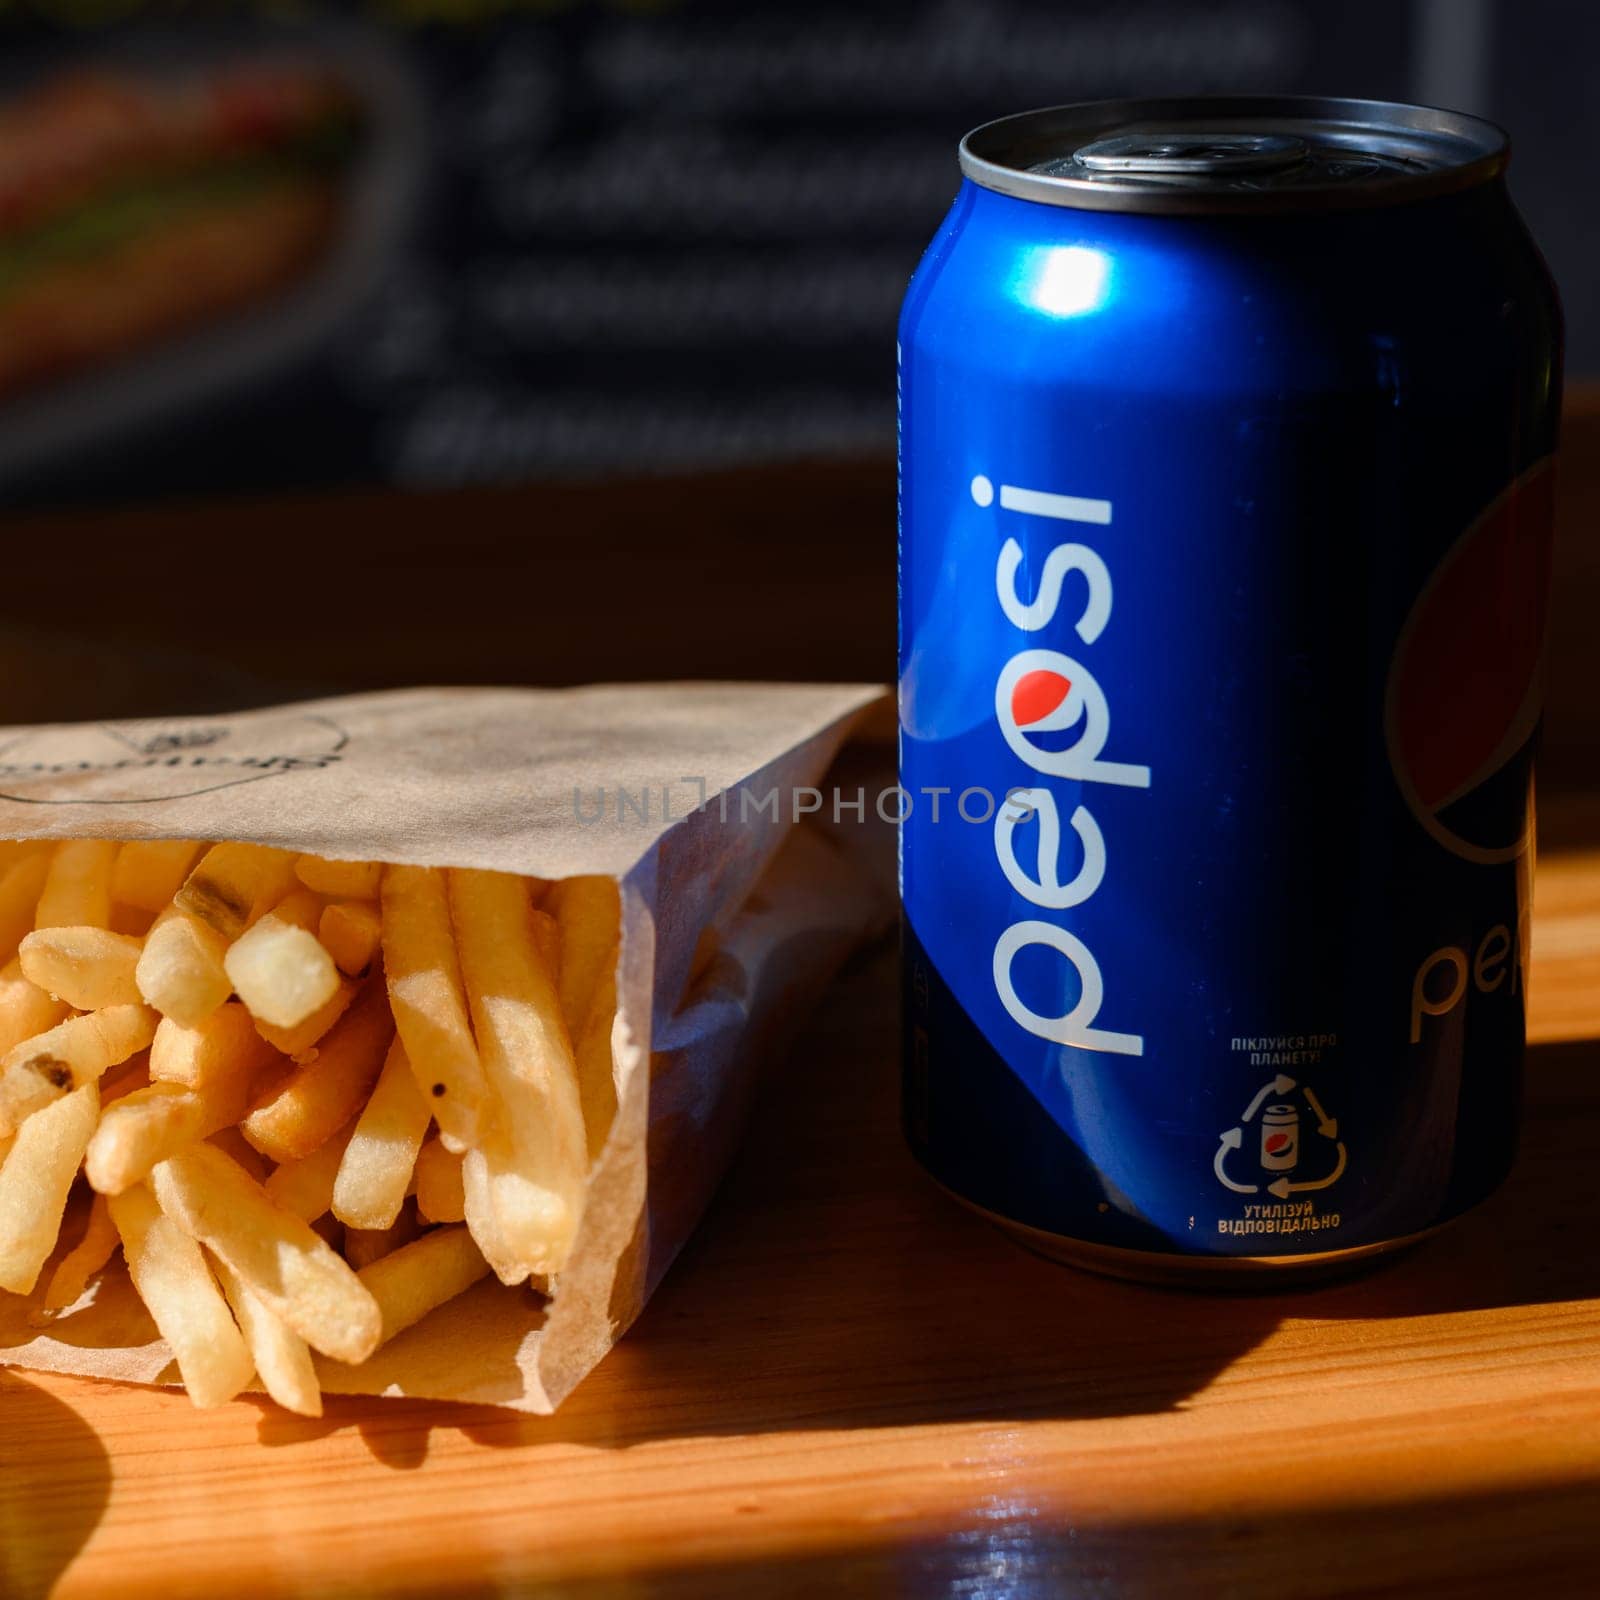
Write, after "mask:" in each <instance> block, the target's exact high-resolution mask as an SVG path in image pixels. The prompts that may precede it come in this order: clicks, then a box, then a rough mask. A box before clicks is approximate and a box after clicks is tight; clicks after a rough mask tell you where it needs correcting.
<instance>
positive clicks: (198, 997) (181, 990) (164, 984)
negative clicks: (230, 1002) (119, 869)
mask: <svg viewBox="0 0 1600 1600" xmlns="http://www.w3.org/2000/svg"><path fill="white" fill-rule="evenodd" d="M227 951H228V941H227V940H226V939H224V938H223V936H222V935H221V934H220V933H218V932H217V931H216V930H215V929H214V928H209V927H207V926H206V925H205V924H204V923H203V922H198V921H196V920H195V918H193V917H188V916H185V915H184V914H183V913H182V912H180V911H168V912H167V913H164V914H163V915H162V916H161V917H160V918H159V919H158V920H157V921H156V924H155V926H154V927H152V928H151V930H150V932H149V933H148V934H146V935H145V941H144V950H143V952H142V953H141V954H140V956H139V964H138V966H137V967H136V968H135V970H134V977H135V979H136V980H137V982H138V985H139V993H140V994H142V995H143V996H144V998H145V1000H146V1002H147V1003H148V1004H150V1005H153V1006H154V1007H155V1008H156V1010H157V1011H159V1012H160V1013H161V1014H162V1016H164V1017H171V1018H172V1019H173V1021H174V1022H181V1023H183V1024H184V1025H185V1026H192V1025H193V1024H195V1023H197V1022H203V1021H204V1020H205V1019H206V1018H207V1017H209V1016H210V1015H211V1013H212V1012H213V1011H215V1010H216V1009H217V1007H218V1006H220V1005H221V1004H222V1003H223V1001H225V1000H226V999H227V998H228V996H229V995H230V994H231V993H232V992H233V984H232V983H231V981H230V980H229V978H228V974H227V970H226V968H224V966H223V964H222V962H223V957H224V956H225V955H226V954H227Z"/></svg>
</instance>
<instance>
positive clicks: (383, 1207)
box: [333, 1039, 432, 1230]
mask: <svg viewBox="0 0 1600 1600" xmlns="http://www.w3.org/2000/svg"><path fill="white" fill-rule="evenodd" d="M431 1121H432V1113H431V1112H430V1111H429V1110H428V1103H427V1101H426V1100H424V1099H423V1098H422V1094H421V1092H420V1091H419V1090H418V1088H417V1081H416V1079H415V1077H413V1076H412V1072H411V1063H410V1061H408V1060H407V1059H406V1047H405V1045H404V1044H403V1043H402V1041H401V1040H399V1039H396V1040H395V1041H394V1042H393V1043H392V1044H391V1045H390V1046H389V1054H388V1056H387V1057H386V1058H385V1060H384V1063H383V1071H382V1073H380V1074H379V1077H378V1082H377V1084H376V1086H375V1087H374V1088H373V1091H372V1096H371V1098H370V1099H369V1100H368V1101H367V1105H366V1109H365V1110H364V1111H362V1113H361V1114H360V1116H359V1117H358V1118H357V1120H356V1130H355V1133H354V1134H353V1135H352V1136H351V1139H350V1143H349V1144H348V1145H347V1146H346V1148H345V1152H344V1160H343V1162H341V1163H340V1166H339V1176H338V1179H337V1180H336V1182H335V1183H334V1186H333V1214H334V1216H336V1217H337V1218H338V1219H339V1220H340V1221H341V1222H342V1223H344V1224H345V1226H346V1227H349V1228H362V1229H367V1230H382V1229H387V1228H392V1227H393V1226H394V1223H395V1219H396V1218H397V1217H398V1216H399V1215H400V1211H401V1208H402V1207H403V1206H404V1205H405V1203H406V1194H407V1192H408V1191H409V1189H410V1188H411V1178H412V1174H413V1172H414V1171H415V1170H416V1165H417V1152H418V1151H419V1150H420V1149H421V1148H422V1141H423V1139H424V1138H425V1137H426V1136H427V1132H428V1124H429V1123H430V1122H431Z"/></svg>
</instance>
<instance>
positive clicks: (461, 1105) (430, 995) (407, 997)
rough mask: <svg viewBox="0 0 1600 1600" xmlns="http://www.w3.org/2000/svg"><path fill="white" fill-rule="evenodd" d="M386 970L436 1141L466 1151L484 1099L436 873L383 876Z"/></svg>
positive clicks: (393, 871) (394, 871)
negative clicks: (435, 1128)
mask: <svg viewBox="0 0 1600 1600" xmlns="http://www.w3.org/2000/svg"><path fill="white" fill-rule="evenodd" d="M383 965H384V971H385V973H386V975H387V977H388V981H389V1004H390V1006H391V1007H392V1008H393V1010H394V1020H395V1026H396V1027H397V1028H398V1029H399V1030H400V1037H401V1039H402V1040H403V1041H404V1043H405V1047H406V1054H407V1056H409V1057H410V1060H411V1070H412V1071H413V1072H415V1073H416V1075H417V1087H418V1088H419V1089H421V1091H422V1094H423V1097H424V1099H427V1100H428V1101H429V1102H430V1103H431V1105H432V1106H433V1116H434V1120H435V1121H436V1122H437V1123H438V1124H439V1132H440V1134H441V1136H442V1137H444V1138H445V1139H447V1140H449V1141H450V1142H451V1143H452V1144H453V1145H454V1147H455V1148H456V1149H457V1150H465V1149H466V1148H467V1147H468V1146H469V1145H471V1144H472V1143H473V1141H474V1140H475V1139H476V1138H477V1134H478V1118H479V1115H480V1113H481V1111H482V1108H483V1101H484V1097H485V1094H486V1092H487V1091H486V1088H485V1084H484V1076H483V1064H482V1062H480V1061H479V1059H478V1047H477V1044H476V1043H475V1042H474V1040H473V1036H472V1024H471V1022H470V1021H469V1020H468V1017H467V995H466V990H465V988H464V987H463V985H462V981H461V958H460V957H459V955H458V954H457V953H456V934H455V931H454V929H453V928H452V926H451V921H450V901H449V895H448V893H447V891H446V888H445V875H444V873H443V872H442V871H441V870H439V869H438V868H434V867H390V868H389V869H388V871H386V872H385V873H384V875H383Z"/></svg>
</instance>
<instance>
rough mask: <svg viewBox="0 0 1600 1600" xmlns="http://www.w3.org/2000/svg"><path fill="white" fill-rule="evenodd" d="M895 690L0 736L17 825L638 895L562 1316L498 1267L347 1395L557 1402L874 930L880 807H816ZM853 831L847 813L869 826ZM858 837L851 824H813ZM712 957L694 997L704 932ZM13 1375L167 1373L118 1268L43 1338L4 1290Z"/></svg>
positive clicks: (3, 774) (664, 1249)
mask: <svg viewBox="0 0 1600 1600" xmlns="http://www.w3.org/2000/svg"><path fill="white" fill-rule="evenodd" d="M883 699H884V697H883V694H882V691H881V690H878V689H873V688H863V687H810V686H801V685H768V686H737V685H721V684H674V685H652V686H642V687H598V688H588V689H574V690H566V691H531V690H449V689H427V690H415V691H405V692H400V693H394V694H381V695H368V696H361V697H356V698H348V699H339V700H324V701H317V702H312V703H308V704H304V705H293V706H285V707H279V708H274V709H272V710H267V711H258V712H251V713H247V714H243V715H238V716H230V717H218V718H205V719H200V718H183V719H176V720H171V721H152V722H139V723H115V724H111V723H105V724H78V725H74V726H66V727H40V728H11V729H5V730H0V837H8V838H27V837H35V838H67V837H74V836H85V835H88V836H98V837H111V838H122V839H134V838H162V837H170V838H183V837H187V838H204V839H219V840H220V839H245V840H251V841H254V842H257V843H261V844H270V845H278V846H281V847H284V848H288V849H292V850H301V851H311V852H315V853H317V854H320V855H326V856H332V857H343V858H346V859H378V860H384V861H393V862H405V863H412V864H417V865H425V866H456V867H483V868H489V869H494V870H499V871H507V872H517V873H523V874H527V875H530V876H537V877H544V878H559V877H567V876H571V875H574V874H579V873H603V874H608V875H611V876H614V877H616V878H617V879H619V881H620V884H621V892H622V907H623V938H622V953H621V958H620V966H619V971H618V1005H619V1013H618V1021H617V1025H616V1029H615V1032H614V1036H613V1047H614V1053H615V1069H616V1075H617V1085H618V1109H617V1114H616V1118H615V1121H614V1123H613V1125H612V1128H611V1132H610V1136H609V1138H608V1140H607V1142H606V1145H605V1148H604V1150H603V1151H602V1152H601V1154H600V1157H599V1159H598V1161H597V1163H596V1165H595V1167H594V1170H593V1174H592V1177H591V1185H590V1192H589V1199H588V1203H587V1207H586V1209H585V1212H584V1218H583V1222H582V1225H581V1228H580V1230H579V1234H578V1238H577V1241H576V1244H575V1246H574V1249H573V1252H572V1256H571V1259H570V1261H569V1263H568V1265H567V1267H566V1269H565V1270H564V1271H563V1273H562V1274H561V1278H560V1281H559V1283H558V1284H557V1285H556V1286H555V1290H554V1293H553V1295H552V1296H551V1298H550V1299H549V1300H548V1301H547V1300H545V1299H544V1298H543V1297H541V1296H538V1295H535V1294H533V1293H531V1292H530V1291H528V1290H527V1289H525V1288H517V1289H508V1288H506V1287H504V1286H503V1285H501V1284H500V1283H499V1282H498V1281H496V1280H494V1279H492V1278H491V1279H488V1280H485V1281H483V1282H480V1283H479V1284H478V1285H477V1286H476V1287H475V1288H474V1289H472V1290H470V1291H469V1292H468V1293H467V1294H465V1295H463V1296H461V1297H460V1298H459V1299H457V1300H455V1301H453V1302H451V1303H449V1304H447V1305H445V1306H443V1307H441V1308H439V1309H438V1310H437V1311H435V1312H434V1313H433V1314H432V1315H430V1316H429V1317H428V1318H426V1319H425V1320H424V1321H423V1322H421V1323H419V1324H418V1325H417V1326H416V1327H415V1328H412V1329H411V1330H409V1331H408V1332H406V1333H403V1334H401V1335H400V1336H399V1337H398V1338H397V1339H395V1340H394V1341H392V1342H391V1343H390V1344H388V1345H386V1346H385V1347H384V1348H382V1349H381V1350H380V1351H379V1352H378V1353H377V1355H376V1356H374V1357H373V1358H372V1360H371V1361H369V1362H367V1363H366V1364H365V1365H363V1366H360V1367H349V1366H344V1365H341V1364H340V1363H338V1362H333V1361H326V1360H320V1359H319V1372H320V1376H321V1379H322V1382H323V1385H324V1387H325V1388H326V1389H328V1390H329V1391H331V1392H335V1393H361V1394H386V1395H408V1396H420V1397H426V1398H434V1399H447V1400H460V1401H475V1402H485V1403H492V1404H496V1405H505V1406H512V1407H515V1408H517V1409H519V1410H526V1411H538V1412H548V1411H551V1410H553V1409H554V1408H555V1407H556V1406H558V1405H559V1404H560V1403H561V1401H562V1400H563V1399H564V1398H565V1397H566V1396H567V1395H568V1394H569V1393H571V1391H572V1389H573V1388H574V1386H575V1385H576V1384H577V1383H578V1382H579V1381H580V1380H581V1379H582V1378H583V1377H584V1375H585V1374H586V1373H587V1372H589V1371H590V1370H591V1369H592V1368H593V1367H594V1365H595V1364H596V1363H597V1362H598V1361H599V1360H600V1359H601V1358H602V1357H603V1356H604V1355H605V1353H606V1352H607V1350H609V1349H610V1348H611V1346H612V1345H613V1344H614V1343H615V1342H616V1340H617V1339H618V1338H619V1337H620V1336H621V1334H622V1333H623V1331H624V1330H626V1328H627V1327H628V1326H629V1324H630V1323H631V1322H632V1321H633V1320H634V1318H635V1317H636V1316H637V1315H638V1314H639V1311H640V1310H641V1309H642V1307H643V1305H644V1303H645V1301H646V1300H647V1299H648V1297H649V1295H650V1293H651V1291H652V1290H653V1289H654V1287H655V1285H656V1284H657V1283H658V1282H659V1280H660V1278H661V1275H662V1273H663V1272H665V1270H666V1268H667V1266H668V1265H669V1264H670V1262H671V1261H672V1259H673V1257H674V1255H675V1254H676V1253H677V1251H678V1249H679V1247H680V1246H681V1245H682V1244H683V1242H684V1240H685V1239H686V1238H687V1236H688V1233H689V1231H690V1230H691V1229H692V1228H693V1226H694V1224H695V1222H696V1221H697V1220H698V1218H699V1216H700V1213H701V1211H702V1210H703V1208H704V1206H705V1203H706V1201H707V1200H708V1199H709V1197H710V1191H711V1189H712V1187H713V1186H714V1184H715V1183H716V1181H717V1179H718V1178H719V1177H720V1175H721V1172H722V1170H723V1168H724V1166H725V1164H726V1161H727V1159H728V1157H729V1155H730V1154H731V1152H732V1150H733V1148H734V1145H735V1142H736V1140H737V1137H738V1133H739V1128H740V1124H741V1121H742V1115H743V1111H744V1108H745V1106H746V1104H747V1103H748V1101H749V1099H750V1097H751V1094H752V1091H753V1088H754V1085H755V1082H756V1079H757V1076H758V1069H759V1067H760V1065H761V1063H762V1061H763V1060H764V1059H765V1058H768V1057H770V1056H771V1055H773V1054H775V1053H776V1052H777V1051H778V1050H780V1049H781V1044H782V1038H783V1034H784V1032H785V1029H786V1027H787V1026H788V1025H789V1023H791V1022H792V1020H793V1013H794V1011H795V1008H796V1007H797V1006H803V1005H804V1004H806V1003H807V1002H808V1001H809V999H811V998H812V997H814V996H815V995H816V994H817V993H818V992H819V991H820V988H821V986H822V985H823V984H824V983H825V982H826V980H827V978H828V977H829V976H831V974H832V973H833V971H834V970H835V969H836V968H837V966H838V965H839V963H840V962H841V961H842V960H843V959H844V957H845V956H846V955H847V954H848V953H849V951H850V949H851V948H852V947H853V946H854V945H856V944H857V943H858V942H859V941H860V940H862V939H863V938H864V937H866V936H868V935H869V934H871V933H872V932H874V931H876V930H878V929H881V928H882V927H883V926H884V925H885V923H886V921H887V918H888V915H889V912H890V898H889V896H888V895H887V894H886V892H885V889H886V886H885V884H884V883H883V881H882V877H881V874H879V875H876V876H875V875H874V874H873V873H872V872H870V871H868V870H865V869H864V868H863V866H862V864H861V863H860V862H859V861H858V860H855V859H852V858H853V855H854V853H855V847H856V846H858V845H859V844H860V843H861V840H862V838H863V837H864V836H865V835H867V834H868V833H870V832H871V831H872V818H873V814H874V805H873V798H872V795H871V793H870V792H867V793H865V796H864V798H865V806H864V808H863V809H862V811H861V812H860V813H857V811H856V809H855V806H856V802H857V801H858V800H859V799H860V798H862V797H863V796H862V795H861V794H860V793H858V792H857V790H856V789H854V788H853V789H852V791H851V792H850V793H849V794H848V795H845V796H841V797H840V799H841V800H842V801H843V809H842V812H841V813H839V814H838V815H837V816H836V815H835V812H834V806H833V801H832V798H831V797H830V798H829V799H827V800H824V799H823V798H822V796H821V794H820V793H819V792H818V791H819V788H820V786H821V785H822V784H823V781H824V778H825V775H826V774H827V772H828V770H829V768H830V766H831V765H832V764H833V762H834V760H835V757H836V756H838V754H839V752H840V751H841V748H842V747H843V746H844V744H845V743H846V741H847V740H848V739H849V738H850V737H851V735H852V733H853V732H856V731H858V730H859V729H860V728H861V725H862V723H863V721H864V719H870V718H871V717H872V716H873V714H874V712H875V711H876V712H877V713H878V714H880V715H881V712H882V702H883ZM858 814H859V815H860V816H861V817H862V819H863V826H862V827H861V828H860V829H855V828H852V826H851V825H850V824H851V823H852V822H853V821H854V819H855V817H856V816H857V815H858ZM819 820H821V821H830V822H831V821H837V823H838V825H837V826H833V827H821V826H817V821H819ZM712 926H714V927H716V928H717V929H718V930H719V934H720V946H719V955H718V957H717V960H716V963H715V965H714V967H713V969H712V971H711V972H710V973H709V974H708V975H707V976H706V977H705V978H703V979H702V980H700V981H699V982H698V983H697V984H696V986H695V990H694V992H693V995H692V996H691V997H690V1000H689V1002H688V1003H687V1005H686V1006H680V999H681V997H682V996H683V995H684V990H685V985H686V980H687V978H688V976H689V972H690V963H691V960H692V957H693V954H694V951H695V946H696V942H697V940H698V938H699V935H700V933H701V931H702V930H703V929H704V928H706V927H712ZM0 1363H4V1364H7V1365H13V1366H22V1367H33V1368H38V1369H41V1370H45V1371H53V1372H71V1373H81V1374H85V1375H89V1376H99V1377H107V1378H117V1379H122V1380H126V1381H134V1382H144V1383H164V1382H171V1381H174V1369H173V1368H172V1364H171V1361H170V1358H169V1354H168V1351H167V1347H166V1345H165V1344H164V1343H163V1342H162V1341H161V1340H160V1338H159V1337H158V1336H157V1334H156V1332H155V1328H154V1325H153V1324H152V1322H151V1321H150V1318H149V1317H148V1315H147V1313H146V1312H145V1310H144V1308H143V1306H142V1305H141V1304H140V1303H139V1301H138V1299H137V1297H136V1296H135V1294H134V1292H133V1289H132V1287H131V1285H130V1284H129V1283H128V1281H127V1278H126V1275H125V1273H124V1272H123V1271H122V1269H121V1267H120V1264H119V1265H118V1266H117V1267H115V1268H114V1269H113V1270H112V1271H111V1272H109V1273H107V1274H106V1275H105V1276H104V1277H103V1278H102V1280H101V1282H100V1283H99V1284H98V1285H96V1286H95V1287H94V1288H93V1289H91V1291H90V1293H89V1295H87V1296H86V1297H85V1299H84V1301H83V1302H80V1304H79V1305H78V1306H76V1307H74V1308H72V1310H71V1311H70V1312H69V1313H67V1314H64V1315H62V1316H60V1317H58V1318H55V1319H53V1320H50V1321H48V1322H45V1321H44V1320H43V1319H42V1318H41V1317H40V1316H39V1314H38V1312H37V1309H36V1306H35V1305H34V1303H33V1302H32V1301H30V1300H28V1299H22V1298H19V1297H16V1296H11V1295H0Z"/></svg>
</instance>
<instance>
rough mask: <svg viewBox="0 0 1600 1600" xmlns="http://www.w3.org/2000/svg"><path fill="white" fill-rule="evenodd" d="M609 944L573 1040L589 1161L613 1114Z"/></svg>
mask: <svg viewBox="0 0 1600 1600" xmlns="http://www.w3.org/2000/svg"><path fill="white" fill-rule="evenodd" d="M620 951H621V947H620V946H619V945H613V946H612V947H611V951H610V954H609V958H608V960H607V962H606V964H605V965H604V966H603V968H602V969H601V975H600V980H599V982H598V983H597V984H596V985H595V989H594V994H593V996H592V997H591V999H590V1002H589V1015H588V1017H587V1018H586V1019H585V1021H584V1024H583V1030H582V1032H581V1033H579V1034H578V1036H577V1038H576V1039H575V1040H574V1048H575V1052H576V1055H577V1060H578V1089H579V1093H580V1094H581V1096H582V1099H583V1128H584V1134H585V1136H586V1138H587V1140H588V1151H589V1160H590V1162H591V1163H593V1162H594V1161H596V1160H598V1159H599V1156H600V1152H601V1150H602V1149H604V1147H605V1142H606V1135H607V1134H608V1133H610V1132H611V1122H612V1119H613V1118H614V1117H615V1116H616V1114H617V1079H616V1065H615V1060H614V1052H613V1050H612V1048H611V1036H612V1031H613V1029H614V1028H615V1027H616V1022H617V958H618V956H619V954H620Z"/></svg>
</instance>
